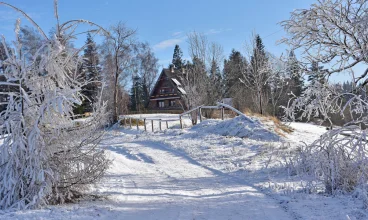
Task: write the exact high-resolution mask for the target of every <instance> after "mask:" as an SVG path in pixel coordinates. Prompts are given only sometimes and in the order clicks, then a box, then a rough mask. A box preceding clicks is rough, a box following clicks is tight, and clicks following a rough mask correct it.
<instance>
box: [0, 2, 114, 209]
mask: <svg viewBox="0 0 368 220" xmlns="http://www.w3.org/2000/svg"><path fill="white" fill-rule="evenodd" d="M0 5H3V6H8V7H10V8H12V9H14V10H16V11H18V12H20V13H21V14H22V15H23V16H24V17H25V18H26V19H28V21H29V22H30V23H31V24H33V25H34V27H35V28H36V29H37V31H38V32H39V33H40V35H41V36H42V44H40V45H41V46H40V47H39V48H38V49H37V50H35V51H36V52H35V54H34V55H33V56H32V59H29V56H26V54H23V51H24V50H23V48H22V46H23V45H22V43H21V42H20V36H19V34H20V19H18V20H17V23H16V27H15V36H16V39H15V41H14V43H13V45H12V46H9V45H7V44H5V38H4V37H2V44H3V47H4V48H5V52H6V57H7V58H6V59H5V60H4V61H2V62H3V65H2V66H3V67H4V69H3V75H4V77H5V80H3V81H1V82H0V86H1V87H5V89H2V92H1V95H2V96H3V97H6V98H7V102H6V108H5V110H4V111H2V112H1V113H0V121H1V131H0V137H1V145H0V209H25V208H35V207H38V206H40V205H42V204H47V203H49V204H50V203H60V202H67V201H72V200H73V199H75V198H76V197H78V196H80V195H81V193H82V192H83V190H84V189H86V188H87V186H88V184H89V183H94V182H96V181H97V180H98V179H99V178H101V176H102V174H103V173H104V171H105V170H106V168H107V167H108V163H109V161H108V160H107V158H106V156H105V154H104V152H103V151H102V150H101V149H100V148H99V147H98V143H99V141H100V139H101V136H102V134H103V132H102V129H101V125H102V123H103V122H104V118H105V117H104V116H105V113H104V104H103V103H101V102H97V103H96V105H95V106H94V113H93V117H92V118H90V120H87V121H86V122H85V123H84V124H83V125H80V126H76V124H75V122H74V121H73V107H74V106H75V105H79V104H81V102H82V99H83V95H82V93H81V90H82V87H83V86H84V85H86V84H88V83H89V82H88V81H81V79H80V77H79V71H78V69H79V68H78V67H79V66H80V64H81V61H82V60H81V59H80V57H79V55H78V54H79V52H80V51H81V50H76V49H71V48H67V47H66V45H67V43H68V42H70V40H71V39H73V38H74V36H75V33H74V31H73V30H75V28H76V27H77V26H78V25H79V24H81V23H87V24H90V25H93V26H96V27H98V29H99V30H101V28H100V27H99V26H97V25H95V24H94V23H91V22H88V21H85V20H71V21H67V22H64V23H61V22H60V20H59V16H58V11H57V1H56V0H55V1H54V8H55V17H56V22H57V24H56V28H55V33H54V36H53V37H48V36H47V35H46V34H45V33H44V31H43V30H42V29H41V28H40V27H39V26H38V25H37V24H36V23H35V22H34V21H33V20H32V19H31V18H30V17H29V16H28V15H27V14H26V13H24V12H23V11H22V10H20V9H18V8H16V7H14V6H12V5H9V4H7V3H4V2H0ZM25 57H28V58H27V59H26V58H25Z"/></svg>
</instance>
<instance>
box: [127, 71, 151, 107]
mask: <svg viewBox="0 0 368 220" xmlns="http://www.w3.org/2000/svg"><path fill="white" fill-rule="evenodd" d="M147 98H149V94H147V88H146V86H145V84H144V83H143V82H142V78H141V77H138V76H136V77H134V78H133V86H132V88H131V90H130V110H131V111H141V110H143V109H144V108H145V107H146V103H147Z"/></svg>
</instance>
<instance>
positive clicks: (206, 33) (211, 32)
mask: <svg viewBox="0 0 368 220" xmlns="http://www.w3.org/2000/svg"><path fill="white" fill-rule="evenodd" d="M231 30H232V29H231V28H227V29H224V28H220V29H209V30H208V31H206V32H205V33H204V34H205V35H211V34H220V33H223V32H227V31H231Z"/></svg>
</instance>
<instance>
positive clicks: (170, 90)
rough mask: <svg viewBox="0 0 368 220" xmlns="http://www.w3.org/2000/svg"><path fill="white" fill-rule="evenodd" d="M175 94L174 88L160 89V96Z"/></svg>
mask: <svg viewBox="0 0 368 220" xmlns="http://www.w3.org/2000/svg"><path fill="white" fill-rule="evenodd" d="M172 92H174V89H172V88H161V89H160V94H168V93H172Z"/></svg>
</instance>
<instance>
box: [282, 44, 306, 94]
mask: <svg viewBox="0 0 368 220" xmlns="http://www.w3.org/2000/svg"><path fill="white" fill-rule="evenodd" d="M286 71H287V74H288V76H289V77H290V83H291V90H292V92H293V94H294V95H296V96H300V95H301V94H302V92H303V88H304V80H303V77H302V76H301V69H300V66H299V63H298V60H297V58H296V56H295V53H294V51H290V53H289V57H288V61H287V69H286Z"/></svg>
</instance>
